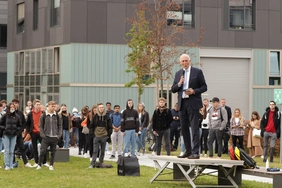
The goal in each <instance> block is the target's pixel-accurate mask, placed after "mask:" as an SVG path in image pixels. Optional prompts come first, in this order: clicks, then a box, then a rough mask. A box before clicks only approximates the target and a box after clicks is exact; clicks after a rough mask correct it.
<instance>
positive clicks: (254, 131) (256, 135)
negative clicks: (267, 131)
mask: <svg viewBox="0 0 282 188" xmlns="http://www.w3.org/2000/svg"><path fill="white" fill-rule="evenodd" d="M260 132H261V130H260V129H256V128H254V129H253V137H255V138H261V136H260Z"/></svg>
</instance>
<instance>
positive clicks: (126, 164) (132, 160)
mask: <svg viewBox="0 0 282 188" xmlns="http://www.w3.org/2000/svg"><path fill="white" fill-rule="evenodd" d="M117 164H118V165H117V173H118V175H119V176H140V166H139V162H138V158H137V157H136V156H128V157H124V156H119V158H118V161H117Z"/></svg>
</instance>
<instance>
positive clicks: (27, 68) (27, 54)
mask: <svg viewBox="0 0 282 188" xmlns="http://www.w3.org/2000/svg"><path fill="white" fill-rule="evenodd" d="M29 54H30V53H29V52H25V63H24V65H25V74H26V75H28V74H29V72H30V55H29Z"/></svg>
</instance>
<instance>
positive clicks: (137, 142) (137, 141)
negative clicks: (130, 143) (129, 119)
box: [136, 134, 144, 152]
mask: <svg viewBox="0 0 282 188" xmlns="http://www.w3.org/2000/svg"><path fill="white" fill-rule="evenodd" d="M140 138H141V134H138V136H136V144H137V151H138V152H139V151H140V149H141V148H143V147H144V145H143V144H142V143H141V140H140Z"/></svg>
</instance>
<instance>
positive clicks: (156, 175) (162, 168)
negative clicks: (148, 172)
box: [150, 161, 170, 183]
mask: <svg viewBox="0 0 282 188" xmlns="http://www.w3.org/2000/svg"><path fill="white" fill-rule="evenodd" d="M154 162H155V164H156V165H157V166H158V167H159V171H158V172H157V173H156V174H155V176H154V177H153V178H152V179H151V181H150V183H153V181H155V179H156V178H157V177H158V176H159V175H160V174H161V173H162V172H163V171H164V169H165V168H166V167H167V166H168V165H169V163H170V162H166V163H165V164H164V165H163V166H162V167H161V166H160V164H159V163H158V161H154Z"/></svg>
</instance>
